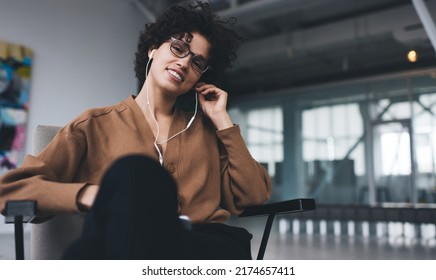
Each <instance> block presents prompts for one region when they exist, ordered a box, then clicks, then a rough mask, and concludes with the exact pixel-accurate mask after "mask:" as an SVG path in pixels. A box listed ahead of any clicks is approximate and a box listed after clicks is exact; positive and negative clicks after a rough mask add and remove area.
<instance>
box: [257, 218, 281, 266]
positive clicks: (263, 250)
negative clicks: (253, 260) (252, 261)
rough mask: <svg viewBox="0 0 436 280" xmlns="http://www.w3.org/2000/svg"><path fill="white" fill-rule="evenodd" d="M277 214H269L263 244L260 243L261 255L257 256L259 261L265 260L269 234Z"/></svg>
mask: <svg viewBox="0 0 436 280" xmlns="http://www.w3.org/2000/svg"><path fill="white" fill-rule="evenodd" d="M275 216H276V215H275V214H269V215H268V220H267V221H266V226H265V230H264V231H263V236H262V242H261V243H260V248H259V253H258V254H257V259H258V260H263V256H264V255H265V250H266V245H267V244H268V238H269V234H270V232H271V228H272V224H273V222H274V218H275Z"/></svg>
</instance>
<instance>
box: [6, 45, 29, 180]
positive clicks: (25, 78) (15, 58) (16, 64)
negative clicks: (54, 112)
mask: <svg viewBox="0 0 436 280" xmlns="http://www.w3.org/2000/svg"><path fill="white" fill-rule="evenodd" d="M32 56H33V55H32V51H31V49H29V48H27V47H25V46H22V45H17V44H12V43H8V42H5V41H1V40H0V175H2V174H4V173H5V172H7V171H8V170H10V169H13V168H16V167H17V166H19V165H21V163H22V161H23V159H24V153H25V139H26V125H27V117H28V109H29V89H30V78H31V69H32Z"/></svg>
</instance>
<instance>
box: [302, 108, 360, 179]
mask: <svg viewBox="0 0 436 280" xmlns="http://www.w3.org/2000/svg"><path fill="white" fill-rule="evenodd" d="M302 118H303V119H302V122H303V135H302V136H303V160H304V161H305V162H311V161H314V160H323V161H333V160H340V159H344V158H345V156H346V155H347V154H348V153H350V156H349V158H352V159H354V168H355V173H356V174H359V175H362V174H364V173H365V161H364V150H363V142H362V143H359V144H358V145H357V147H356V148H354V149H353V147H354V146H355V145H356V143H358V141H359V139H360V137H361V136H362V135H363V123H362V117H361V115H360V112H359V106H358V105H357V104H355V103H353V104H343V105H334V106H323V107H318V108H314V109H309V110H304V111H303V116H302Z"/></svg>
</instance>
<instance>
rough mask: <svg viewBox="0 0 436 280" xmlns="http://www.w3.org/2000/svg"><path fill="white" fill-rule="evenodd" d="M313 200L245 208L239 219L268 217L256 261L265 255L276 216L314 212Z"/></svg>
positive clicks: (293, 200)
mask: <svg viewBox="0 0 436 280" xmlns="http://www.w3.org/2000/svg"><path fill="white" fill-rule="evenodd" d="M315 209H316V205H315V200H314V199H312V198H297V199H292V200H286V201H281V202H275V203H270V204H264V205H258V206H251V207H247V208H246V209H245V210H244V212H242V213H241V214H240V215H239V217H255V216H266V215H267V216H268V220H267V222H266V225H265V230H264V232H263V236H262V241H261V243H260V248H259V252H258V255H257V259H258V260H261V259H263V256H264V255H265V250H266V245H267V243H268V239H269V234H270V232H271V228H272V224H273V221H274V218H275V216H276V215H282V214H287V213H296V212H303V211H311V210H315Z"/></svg>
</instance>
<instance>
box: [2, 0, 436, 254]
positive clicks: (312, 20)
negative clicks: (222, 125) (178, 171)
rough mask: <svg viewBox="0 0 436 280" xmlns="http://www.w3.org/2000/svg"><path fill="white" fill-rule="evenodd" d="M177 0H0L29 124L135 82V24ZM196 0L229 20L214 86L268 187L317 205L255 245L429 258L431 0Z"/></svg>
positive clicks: (48, 120) (435, 4) (433, 166)
mask: <svg viewBox="0 0 436 280" xmlns="http://www.w3.org/2000/svg"><path fill="white" fill-rule="evenodd" d="M178 2H179V1H175V0H162V1H152V0H38V1H34V0H14V1H9V0H0V40H7V41H10V42H15V43H18V44H23V45H26V46H27V47H29V48H32V49H33V52H34V64H33V70H32V71H33V74H32V75H33V76H32V87H31V93H30V110H29V122H28V130H29V132H31V131H32V130H33V129H34V128H35V127H36V125H38V124H51V125H64V124H66V123H67V122H68V121H69V120H71V119H72V118H73V117H75V116H76V115H77V114H78V113H80V112H81V111H83V110H85V109H87V108H90V107H100V106H106V105H109V104H113V103H115V102H118V101H119V100H121V99H124V98H125V97H126V96H127V95H129V94H133V93H135V92H136V86H137V85H136V81H135V77H134V73H133V58H134V52H135V48H136V42H137V38H138V34H139V31H140V30H141V29H142V27H143V24H144V23H145V22H149V21H152V20H153V19H154V18H155V17H156V16H158V15H159V14H160V13H161V12H162V11H164V10H165V9H167V7H169V6H170V5H172V4H174V3H178ZM209 2H210V3H211V4H212V5H213V7H214V8H215V9H216V10H217V11H218V12H219V14H221V15H222V16H228V17H236V18H237V19H238V21H237V22H236V23H235V28H236V30H237V32H238V33H239V34H240V35H241V36H242V37H243V38H244V43H243V45H242V46H241V49H240V51H239V54H238V61H237V62H236V64H235V66H234V67H233V68H232V69H231V70H230V71H229V72H228V74H227V76H226V78H225V80H224V81H223V87H224V88H225V89H226V90H227V91H228V92H229V95H230V97H229V99H230V100H229V111H230V113H231V115H232V117H233V121H234V122H235V123H238V124H239V125H240V126H241V129H242V133H243V136H244V138H245V140H246V143H247V145H248V148H249V149H250V151H251V153H252V155H253V157H254V158H256V159H257V160H258V161H259V162H261V163H262V164H263V165H264V166H265V167H266V168H267V169H268V171H269V173H270V175H271V177H272V180H273V185H274V192H273V197H272V200H273V201H279V200H284V199H291V198H294V197H313V198H315V199H316V201H317V204H318V205H319V206H320V210H319V212H318V214H319V215H317V214H310V215H309V214H305V215H301V216H298V215H296V216H283V217H280V218H279V219H277V221H276V222H275V224H274V232H273V233H272V237H271V238H272V241H271V242H270V244H269V247H268V250H267V255H266V258H272V259H274V258H282V259H286V258H290V259H362V258H363V259H380V258H381V259H383V258H385V259H435V258H436V239H435V237H436V228H435V224H436V214H435V211H434V210H433V207H436V116H435V113H436V51H435V47H436V46H435V44H436V39H435V38H434V36H436V34H435V33H433V34H432V33H431V32H429V31H431V30H432V29H431V28H434V21H435V20H436V0H428V1H411V0H211V1H209ZM425 12H427V13H425ZM425 15H429V17H425ZM433 30H434V29H433ZM432 36H433V44H432V40H431V38H432ZM26 147H27V150H28V152H29V153H31V133H29V135H28V137H27V145H26ZM374 209H375V210H377V211H375V210H374ZM409 210H410V211H409ZM421 210H422V212H420V211H421ZM231 223H237V224H239V223H240V221H236V220H233V219H232V220H231ZM243 223H245V224H246V226H247V227H248V228H249V229H250V230H251V231H253V232H255V233H256V235H255V239H254V242H253V247H256V246H257V245H258V239H259V238H260V237H259V235H261V230H260V226H259V224H258V223H257V222H255V221H253V220H250V219H248V221H245V222H244V221H243ZM11 232H12V227H11V226H9V225H4V224H3V223H1V224H0V244H1V246H0V248H2V249H0V259H2V258H8V257H9V255H8V254H9V253H7V252H8V249H6V247H5V246H10V248H11V249H10V251H9V252H10V254H12V248H13V247H12V245H9V243H10V242H12V239H11V238H12V237H11ZM8 242H9V243H8ZM3 248H5V249H3ZM12 257H13V255H12Z"/></svg>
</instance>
